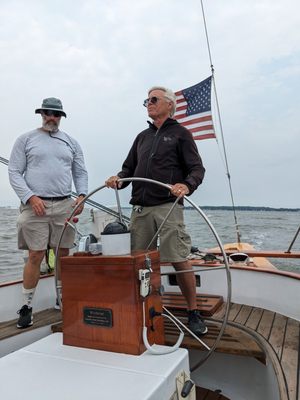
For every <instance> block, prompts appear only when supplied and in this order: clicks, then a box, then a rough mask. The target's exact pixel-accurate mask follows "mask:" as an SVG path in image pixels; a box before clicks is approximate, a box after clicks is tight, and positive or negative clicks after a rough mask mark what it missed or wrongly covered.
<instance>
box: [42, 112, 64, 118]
mask: <svg viewBox="0 0 300 400" xmlns="http://www.w3.org/2000/svg"><path fill="white" fill-rule="evenodd" d="M43 114H44V115H46V116H47V117H52V116H53V117H56V118H58V117H61V116H62V113H61V112H60V111H54V110H43Z"/></svg>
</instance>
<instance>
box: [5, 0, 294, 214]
mask: <svg viewBox="0 0 300 400" xmlns="http://www.w3.org/2000/svg"><path fill="white" fill-rule="evenodd" d="M204 7H205V12H206V21H207V27H208V33H209V39H210V46H211V52H212V58H213V64H214V68H215V78H216V85H217V93H218V99H219V103H220V112H221V117H222V120H221V121H222V126H223V131H224V138H225V145H226V149H227V157H228V163H229V169H230V174H231V182H232V188H233V195H234V200H235V203H236V205H251V206H259V205H261V206H271V207H297V208H298V207H300V201H299V200H300V185H299V170H300V157H299V148H300V146H299V144H300V139H299V138H300V135H299V131H300V123H299V122H300V121H299V119H300V117H299V115H300V112H299V107H300V95H299V92H300V29H299V26H300V2H299V0H285V1H282V0H251V1H249V0H226V1H224V0H214V1H208V0H207V1H204ZM0 59H1V62H0V106H1V107H0V115H1V150H0V156H2V157H5V158H9V156H10V152H11V148H12V146H13V144H14V142H15V140H16V138H17V137H18V136H19V135H20V134H22V133H24V132H27V131H29V130H32V129H34V128H36V127H39V126H40V122H41V121H40V120H41V118H40V116H39V115H37V114H34V110H35V108H37V107H39V106H40V105H41V102H42V99H43V98H45V97H58V98H60V99H61V100H62V102H63V105H64V109H65V111H66V113H67V115H68V116H67V118H66V119H63V118H62V122H61V129H62V130H65V131H66V132H67V133H69V134H70V135H71V136H73V137H75V138H76V139H77V140H78V141H79V143H80V144H81V146H82V148H83V151H84V154H85V159H86V165H87V168H88V171H89V178H90V179H89V189H90V190H93V189H95V188H96V187H98V186H101V185H102V184H103V182H104V180H105V179H106V178H107V177H108V176H111V175H114V174H115V173H116V172H118V171H119V170H120V168H121V165H122V162H123V160H124V158H125V157H126V155H127V153H128V150H129V148H130V146H131V143H132V141H133V140H134V138H135V136H136V135H137V134H138V133H139V132H140V131H141V130H143V129H144V128H145V127H146V120H147V114H146V109H145V108H144V107H143V106H142V102H143V100H144V98H146V97H147V89H148V88H149V87H151V86H153V85H157V84H159V85H164V86H167V87H170V88H171V89H173V90H174V91H176V90H179V89H182V88H186V87H189V86H191V85H193V84H196V83H198V82H200V81H201V80H203V79H205V78H207V77H208V76H209V75H210V74H211V71H210V62H209V57H208V51H207V46H206V39H205V31H204V24H203V19H202V12H201V2H200V0H185V1H182V0H164V1H162V0H127V1H126V0H84V1H83V0H82V1H79V0H51V1H47V0H44V1H41V0H27V1H24V0H22V1H21V0H10V1H7V0H0ZM214 117H215V125H216V131H217V136H218V143H219V145H218V143H217V142H216V141H215V140H206V141H198V142H197V145H198V148H199V152H200V154H201V156H202V159H203V163H204V165H205V167H206V170H207V173H206V176H205V180H204V182H203V184H202V185H201V186H200V187H199V189H198V190H197V192H196V193H195V194H194V195H193V196H192V200H193V201H195V202H196V203H197V204H199V205H200V206H201V205H230V204H231V201H230V194H229V188H228V183H227V176H226V170H225V167H224V162H223V161H222V159H223V157H221V154H220V152H221V150H222V147H221V146H222V138H221V132H220V127H219V121H218V119H217V114H216V111H215V108H214ZM0 179H1V198H0V206H7V205H10V206H17V205H18V198H17V197H16V195H15V193H14V192H13V191H12V189H11V188H10V186H9V183H8V178H7V167H6V166H5V165H2V164H0ZM128 196H129V192H128V190H127V189H126V192H125V191H124V192H123V193H122V195H121V200H122V204H123V205H126V204H127V201H128ZM94 199H95V200H98V201H99V202H101V203H103V204H106V205H109V204H113V203H115V199H114V197H113V191H112V190H109V189H106V188H105V189H103V190H102V191H101V192H99V193H98V195H97V196H96V197H95V198H94Z"/></svg>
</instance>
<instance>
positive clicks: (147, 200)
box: [105, 86, 207, 336]
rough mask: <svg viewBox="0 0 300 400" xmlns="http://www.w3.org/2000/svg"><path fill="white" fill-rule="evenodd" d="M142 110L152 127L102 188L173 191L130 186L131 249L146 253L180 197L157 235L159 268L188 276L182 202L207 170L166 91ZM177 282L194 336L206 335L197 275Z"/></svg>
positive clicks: (153, 93) (152, 93) (155, 91)
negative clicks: (166, 266)
mask: <svg viewBox="0 0 300 400" xmlns="http://www.w3.org/2000/svg"><path fill="white" fill-rule="evenodd" d="M144 106H145V107H147V111H148V115H149V117H150V118H151V119H152V120H153V122H149V121H148V124H149V127H148V128H147V129H145V130H144V131H142V132H141V133H140V134H139V135H138V136H137V137H136V139H135V141H134V143H133V145H132V147H131V149H130V151H129V153H128V156H127V158H126V160H125V161H124V163H123V166H122V171H120V172H119V173H118V174H117V175H116V176H112V177H110V178H109V179H108V180H107V181H106V182H105V183H106V185H107V186H108V187H111V188H121V187H122V188H124V187H126V186H127V185H128V184H129V182H128V183H127V182H126V183H123V182H118V180H119V179H120V178H128V177H139V178H150V179H154V180H157V181H160V182H163V183H167V184H170V185H171V189H170V190H168V189H166V188H163V187H160V186H158V185H155V184H151V183H145V182H142V181H134V182H132V194H131V195H132V197H131V200H130V203H131V204H132V205H133V209H132V214H131V221H130V232H131V246H132V250H138V249H146V248H147V246H148V245H149V243H150V241H151V239H152V238H153V237H154V235H155V233H156V232H157V230H158V228H159V226H160V225H161V223H162V222H163V221H164V219H165V217H166V215H167V213H168V211H169V210H170V203H171V205H172V203H174V202H175V201H176V199H177V198H178V197H179V200H178V203H177V204H176V205H175V208H174V209H173V211H172V213H171V214H170V216H169V217H168V219H167V221H166V222H165V224H164V225H163V228H162V230H161V231H160V247H159V250H160V257H161V261H162V262H170V263H172V265H173V266H174V268H175V269H176V271H184V270H190V269H191V267H190V265H189V262H188V261H187V257H188V255H189V254H190V251H191V239H190V236H189V235H188V233H187V232H186V230H185V225H184V217H183V196H185V195H191V194H192V193H193V192H194V191H195V190H196V189H197V187H198V186H199V185H200V184H201V183H202V180H203V178H204V173H205V169H204V167H203V164H202V161H201V157H200V155H199V153H198V150H197V146H196V144H195V141H194V139H193V137H192V135H191V133H190V132H189V131H188V130H187V129H186V128H184V127H183V126H181V125H180V124H179V123H178V122H177V121H176V120H175V119H173V118H172V117H173V115H174V113H175V110H176V96H175V94H174V93H173V92H172V91H171V90H169V89H167V88H165V87H161V86H155V87H152V88H151V89H150V90H149V91H148V98H147V99H146V100H145V101H144ZM122 183H123V184H122ZM156 247H157V243H153V244H152V246H151V249H153V248H156ZM176 278H177V282H178V284H179V287H180V289H181V291H182V294H183V295H184V297H185V299H186V301H187V305H188V327H189V328H190V330H191V331H192V332H193V333H194V334H196V335H198V336H200V335H204V334H205V333H206V332H207V327H206V325H205V323H204V321H203V319H202V317H201V315H200V313H199V311H198V310H197V301H196V280H195V275H194V273H193V272H187V273H182V274H178V275H176Z"/></svg>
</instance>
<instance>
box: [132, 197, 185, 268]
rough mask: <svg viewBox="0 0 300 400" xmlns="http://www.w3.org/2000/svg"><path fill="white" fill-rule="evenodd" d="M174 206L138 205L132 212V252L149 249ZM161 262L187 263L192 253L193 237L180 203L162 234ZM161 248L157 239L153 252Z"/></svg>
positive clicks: (160, 242)
mask: <svg viewBox="0 0 300 400" xmlns="http://www.w3.org/2000/svg"><path fill="white" fill-rule="evenodd" d="M172 205H173V204H172V203H168V204H162V205H159V206H153V207H140V210H141V211H140V212H139V211H138V207H139V206H134V207H133V210H132V213H131V221H130V232H131V248H132V250H146V249H147V247H148V245H149V243H150V242H151V239H152V238H153V236H154V235H155V233H156V232H157V230H158V228H159V226H160V224H161V223H162V221H163V220H164V218H165V216H166V215H167V213H168V212H169V210H170V208H171V207H172ZM159 236H160V237H159V251H160V259H161V261H163V262H171V263H173V262H182V261H186V259H187V256H188V255H189V254H190V252H191V238H190V236H189V234H188V233H187V232H186V231H185V225H184V219H183V206H180V205H178V204H176V206H175V208H174V210H173V211H172V213H171V215H170V216H169V217H168V219H167V221H166V222H165V224H164V226H163V228H162V230H161V231H160V234H159ZM156 248H157V240H154V242H153V243H152V245H151V247H150V249H151V250H152V249H156Z"/></svg>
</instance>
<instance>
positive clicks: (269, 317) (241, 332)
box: [165, 295, 300, 400]
mask: <svg viewBox="0 0 300 400" xmlns="http://www.w3.org/2000/svg"><path fill="white" fill-rule="evenodd" d="M176 296H177V295H176ZM201 297H203V296H201ZM170 302H171V300H170V296H168V304H170ZM177 302H178V299H177V298H176V303H177ZM171 308H172V307H169V309H170V310H171ZM200 308H201V304H200ZM172 311H173V313H174V314H175V315H176V316H177V317H178V318H180V319H181V320H182V322H183V323H185V322H187V317H186V312H185V307H183V309H181V310H180V309H178V308H177V307H175V308H174V307H173V308H172ZM224 312H225V305H224V304H223V305H222V306H221V307H220V308H219V310H217V311H216V312H215V313H214V315H213V316H212V317H208V318H207V319H206V322H207V325H208V333H207V334H206V335H205V336H204V337H203V340H204V342H205V343H206V344H208V345H209V346H210V345H212V344H213V342H214V340H215V338H216V335H217V334H218V332H219V326H220V320H221V319H222V317H223V315H224ZM165 333H166V343H167V344H169V345H172V344H174V342H175V340H176V338H177V337H178V330H176V329H174V326H172V324H171V323H170V322H168V321H166V322H165ZM182 346H183V347H187V348H197V349H199V348H201V347H200V346H201V345H200V344H199V343H198V342H197V341H195V340H194V339H193V338H192V337H191V336H189V335H188V334H187V335H186V336H185V339H184V341H183V344H182ZM299 346H300V323H299V321H296V320H294V319H291V318H288V317H285V316H283V315H281V314H278V313H274V312H271V311H268V310H264V309H261V308H257V307H250V306H246V305H240V304H232V305H231V309H230V313H229V319H228V325H227V327H226V330H225V333H224V335H223V337H222V339H221V341H220V343H219V345H218V346H217V348H216V351H219V352H224V353H229V354H239V355H244V356H252V357H255V358H257V359H258V360H260V361H261V362H263V363H266V360H267V358H268V359H269V360H270V361H271V362H272V364H273V367H274V369H275V373H276V375H277V377H278V380H279V386H280V391H281V399H286V400H298V399H299V398H300V390H299ZM201 349H202V350H203V347H202V348H201ZM204 399H205V397H204Z"/></svg>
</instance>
